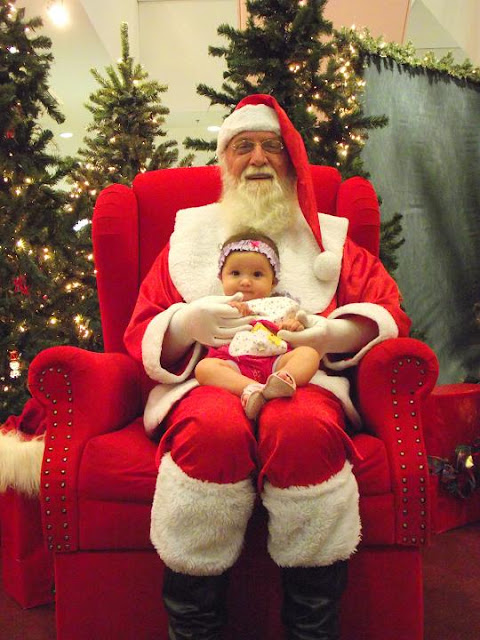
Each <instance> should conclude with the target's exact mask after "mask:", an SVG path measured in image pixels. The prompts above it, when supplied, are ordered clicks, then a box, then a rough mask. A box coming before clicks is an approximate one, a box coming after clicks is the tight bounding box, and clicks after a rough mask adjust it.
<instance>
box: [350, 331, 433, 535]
mask: <svg viewBox="0 0 480 640" xmlns="http://www.w3.org/2000/svg"><path fill="white" fill-rule="evenodd" d="M437 377H438V361H437V358H436V356H435V354H434V353H433V351H432V350H431V349H430V347H428V346H427V345H426V344H424V343H422V342H420V341H419V340H415V339H414V338H394V339H390V340H385V341H384V342H382V343H380V344H378V345H376V346H375V347H374V348H373V349H371V350H370V351H369V352H368V353H367V354H366V355H365V356H364V357H363V359H362V361H361V362H360V364H359V366H358V373H357V392H358V403H359V409H360V412H361V414H362V416H363V418H364V420H365V424H366V428H367V430H368V431H370V432H371V433H373V434H374V435H376V436H378V437H379V438H381V440H382V441H383V442H384V444H385V448H386V451H387V456H388V461H389V465H390V471H391V481H392V489H393V493H394V499H395V514H396V523H395V538H396V542H397V544H404V545H412V544H414V545H415V544H419V543H420V544H425V543H426V542H428V538H429V529H430V527H429V520H430V510H429V504H428V484H429V475H428V463H427V454H426V450H425V442H424V437H423V428H422V404H423V403H424V401H425V400H426V398H427V397H428V395H429V394H430V392H431V391H432V389H433V387H434V385H435V383H436V381H437Z"/></svg>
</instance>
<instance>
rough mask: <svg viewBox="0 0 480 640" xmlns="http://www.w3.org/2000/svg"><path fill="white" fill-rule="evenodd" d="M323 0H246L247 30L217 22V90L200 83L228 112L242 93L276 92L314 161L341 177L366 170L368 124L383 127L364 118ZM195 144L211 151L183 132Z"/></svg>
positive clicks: (350, 62) (358, 84)
mask: <svg viewBox="0 0 480 640" xmlns="http://www.w3.org/2000/svg"><path fill="white" fill-rule="evenodd" d="M326 3H327V0H299V1H293V2H292V0H247V10H248V19H247V25H246V28H245V29H243V30H239V29H235V28H233V27H231V26H229V25H221V26H220V27H219V28H218V34H219V35H221V36H223V37H224V38H226V39H227V40H228V41H229V45H228V46H225V47H210V48H209V53H210V55H212V56H216V57H222V58H224V59H225V62H226V65H227V70H226V71H225V72H224V74H223V75H224V82H223V84H222V87H221V90H220V91H217V90H215V89H213V88H211V87H208V86H207V85H205V84H199V85H198V87H197V92H198V93H199V94H200V95H203V96H205V97H207V98H208V99H209V100H210V102H211V104H220V105H223V106H225V107H227V109H228V110H229V111H231V110H232V109H233V108H234V106H235V105H236V104H237V102H238V101H239V100H240V99H241V98H243V97H244V96H245V95H248V94H252V93H267V94H271V95H274V96H275V98H277V100H278V101H279V102H280V104H281V105H282V106H283V108H284V109H285V111H286V112H287V114H288V115H289V117H290V119H291V120H292V122H293V123H294V125H295V127H296V128H297V129H298V131H300V133H301V134H302V137H303V139H304V142H305V146H306V148H307V153H308V156H309V159H310V162H311V163H312V164H326V165H330V166H336V167H337V168H338V169H339V170H340V172H341V173H342V175H343V176H344V177H345V178H346V177H349V176H351V175H366V172H365V171H364V169H363V166H362V161H361V157H360V151H361V149H362V148H363V145H364V142H365V139H366V136H367V133H368V130H369V129H372V128H376V127H380V126H384V125H385V124H386V120H385V118H384V117H383V116H379V117H366V116H365V115H364V114H363V111H362V106H361V100H360V97H361V94H362V91H363V87H364V84H365V83H364V81H363V77H362V74H361V73H358V71H359V68H358V67H359V66H360V65H361V62H359V61H358V57H355V56H352V51H351V48H350V47H349V46H345V44H344V42H343V41H342V42H341V43H339V42H337V40H336V37H335V35H334V31H333V28H332V23H331V22H330V21H328V20H326V19H325V17H324V16H323V12H324V9H325V5H326ZM185 144H186V146H187V147H188V148H193V149H202V150H205V149H214V144H212V143H211V142H208V141H205V140H198V139H192V138H187V140H186V141H185Z"/></svg>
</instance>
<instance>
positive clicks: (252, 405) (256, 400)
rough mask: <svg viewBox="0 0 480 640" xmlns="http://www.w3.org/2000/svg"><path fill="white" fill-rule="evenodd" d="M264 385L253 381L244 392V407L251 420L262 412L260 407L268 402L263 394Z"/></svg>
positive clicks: (242, 398) (242, 399)
mask: <svg viewBox="0 0 480 640" xmlns="http://www.w3.org/2000/svg"><path fill="white" fill-rule="evenodd" d="M263 387H264V385H263V384H259V383H258V382H252V384H247V386H246V387H245V389H244V390H243V392H242V397H241V401H242V407H243V409H244V411H245V414H246V416H247V418H249V419H250V420H255V419H256V417H257V416H258V414H259V413H260V409H261V408H262V407H263V405H264V404H265V402H266V399H265V398H264V397H263V395H262V391H263Z"/></svg>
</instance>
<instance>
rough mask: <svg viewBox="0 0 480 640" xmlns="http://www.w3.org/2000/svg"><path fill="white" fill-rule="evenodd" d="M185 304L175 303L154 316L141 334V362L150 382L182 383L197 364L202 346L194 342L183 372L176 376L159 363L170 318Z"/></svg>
mask: <svg viewBox="0 0 480 640" xmlns="http://www.w3.org/2000/svg"><path fill="white" fill-rule="evenodd" d="M184 304H185V303H183V302H177V303H176V304H172V306H171V307H169V308H168V309H167V310H166V311H162V313H159V314H158V315H156V316H155V317H154V318H153V320H152V321H151V322H150V323H149V324H148V327H147V329H146V331H145V333H144V334H143V339H142V360H143V366H144V367H145V371H146V372H147V374H148V375H149V377H150V378H152V380H157V382H163V383H166V384H174V383H176V382H183V381H184V380H187V378H188V377H189V376H190V374H191V373H192V371H193V369H194V367H195V365H196V364H197V362H198V360H199V357H200V354H201V352H202V346H201V345H200V344H199V343H198V342H196V343H195V346H194V348H193V353H192V356H191V358H190V362H189V363H188V365H187V366H186V367H185V369H184V371H183V372H182V373H181V374H180V375H176V374H174V373H171V371H168V370H167V369H164V368H163V367H162V365H161V363H160V358H161V356H162V348H163V340H164V337H165V333H166V332H167V329H168V326H169V324H170V320H171V319H172V316H173V315H174V314H175V313H176V312H177V311H178V309H180V308H181V307H182V306H184Z"/></svg>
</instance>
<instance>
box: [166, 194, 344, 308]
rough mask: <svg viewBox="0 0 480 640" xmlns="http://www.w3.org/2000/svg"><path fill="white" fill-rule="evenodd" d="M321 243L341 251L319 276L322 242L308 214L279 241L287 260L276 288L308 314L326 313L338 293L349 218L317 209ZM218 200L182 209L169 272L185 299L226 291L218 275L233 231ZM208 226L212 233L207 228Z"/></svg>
mask: <svg viewBox="0 0 480 640" xmlns="http://www.w3.org/2000/svg"><path fill="white" fill-rule="evenodd" d="M318 218H319V221H320V228H321V231H322V242H323V245H324V247H325V249H326V250H328V252H329V254H330V253H331V254H334V255H335V256H336V262H335V264H336V267H335V268H334V269H333V270H329V272H328V274H324V275H323V276H322V277H325V278H326V279H325V280H322V281H320V280H318V278H317V276H316V275H315V272H314V265H315V260H316V258H317V257H318V256H319V255H320V247H319V246H318V244H317V241H316V240H315V237H314V235H313V233H312V230H311V229H310V227H309V225H308V223H307V221H306V220H305V218H304V217H303V215H301V214H299V215H298V217H297V219H296V221H295V223H294V224H293V225H292V227H290V228H289V229H288V231H287V232H285V233H283V234H282V236H281V237H278V238H277V237H275V236H273V240H275V242H277V245H278V250H279V253H280V263H281V265H282V268H281V273H280V279H279V282H278V284H277V286H276V288H275V289H276V291H287V292H288V293H289V294H290V295H292V296H295V297H296V298H298V299H299V300H301V305H302V308H304V309H305V310H306V311H307V312H309V313H321V312H322V311H324V310H325V309H326V308H327V307H328V305H329V304H330V302H331V300H332V298H333V297H334V295H335V292H336V289H337V285H338V281H339V278H340V270H341V263H342V256H343V248H344V245H345V240H346V236H347V229H348V220H347V219H346V218H339V217H337V216H331V215H327V214H323V213H320V214H318ZM222 220H223V215H222V209H221V205H220V204H219V203H214V204H209V205H206V206H204V207H196V208H195V209H184V210H182V211H179V212H178V213H177V215H176V218H175V229H174V231H173V233H172V236H171V238H170V250H169V254H168V264H169V269H170V276H171V278H172V281H173V284H174V285H175V287H176V289H177V291H178V292H179V293H180V294H181V296H182V298H183V299H184V300H185V301H186V302H192V300H196V299H198V298H200V297H202V296H211V295H221V293H222V289H221V283H220V281H219V279H218V277H217V261H216V259H212V257H213V256H218V253H219V251H220V247H221V245H222V243H223V242H224V241H225V240H226V238H227V236H228V235H229V234H228V233H227V231H226V230H225V229H224V226H223V224H222ZM205 229H208V233H205Z"/></svg>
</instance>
